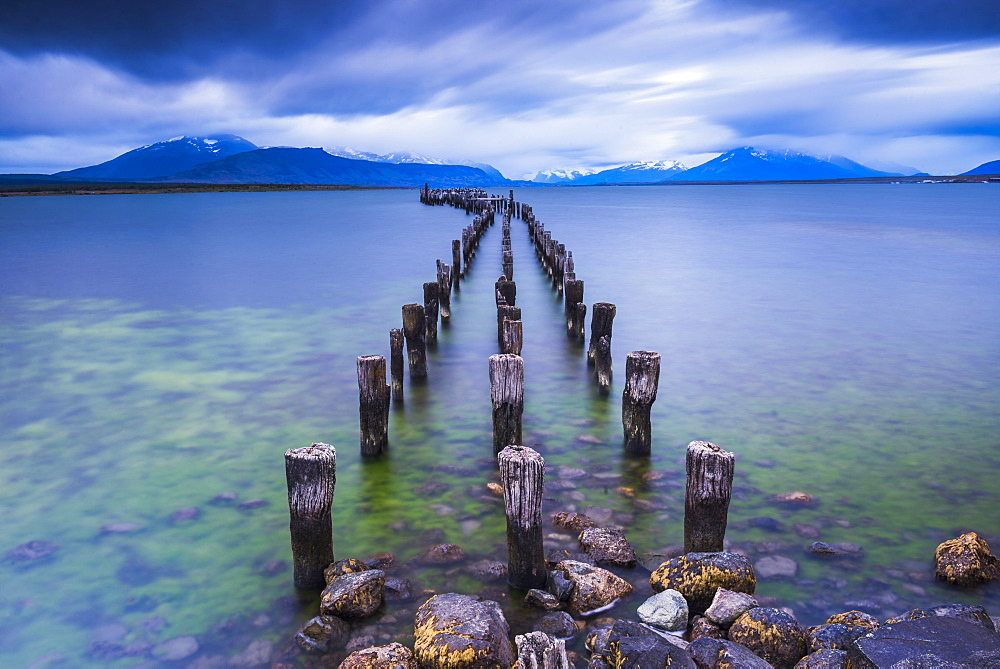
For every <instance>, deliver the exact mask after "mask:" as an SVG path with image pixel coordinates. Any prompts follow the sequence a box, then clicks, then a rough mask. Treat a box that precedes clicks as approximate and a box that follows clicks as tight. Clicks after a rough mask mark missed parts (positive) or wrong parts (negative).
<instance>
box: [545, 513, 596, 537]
mask: <svg viewBox="0 0 1000 669" xmlns="http://www.w3.org/2000/svg"><path fill="white" fill-rule="evenodd" d="M552 525H553V526H554V527H565V528H566V529H568V530H572V531H573V532H577V533H580V532H582V531H584V530H585V529H587V528H589V527H596V526H597V523H595V522H594V519H593V518H591V517H590V516H585V515H584V514H582V513H572V512H570V511H560V512H559V513H556V514H554V515H553V516H552Z"/></svg>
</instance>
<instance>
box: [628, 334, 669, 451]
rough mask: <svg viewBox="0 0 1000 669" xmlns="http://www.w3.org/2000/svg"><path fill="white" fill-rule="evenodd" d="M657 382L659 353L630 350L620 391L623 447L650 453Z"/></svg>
mask: <svg viewBox="0 0 1000 669" xmlns="http://www.w3.org/2000/svg"><path fill="white" fill-rule="evenodd" d="M659 382H660V354H659V353H654V352H653V351H632V352H631V353H629V354H628V358H627V359H626V360H625V390H624V391H623V392H622V428H623V430H624V432H625V450H626V451H628V452H629V453H632V454H634V455H649V453H650V444H651V443H652V426H651V423H650V419H649V413H650V409H651V408H652V406H653V402H655V401H656V389H657V386H658V385H659Z"/></svg>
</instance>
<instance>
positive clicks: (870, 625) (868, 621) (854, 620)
mask: <svg viewBox="0 0 1000 669" xmlns="http://www.w3.org/2000/svg"><path fill="white" fill-rule="evenodd" d="M823 624H824V625H847V626H848V627H863V628H864V629H866V630H868V631H869V632H871V631H874V630H877V629H878V628H879V626H881V624H882V623H880V622H879V621H878V618H876V617H875V616H873V615H872V614H870V613H865V612H864V611H857V610H853V611H845V612H844V613H834V614H833V615H832V616H830V617H829V618H827V619H826V622H825V623H823Z"/></svg>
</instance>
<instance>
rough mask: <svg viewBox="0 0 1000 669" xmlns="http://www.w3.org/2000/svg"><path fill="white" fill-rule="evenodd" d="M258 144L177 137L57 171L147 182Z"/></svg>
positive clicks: (234, 139)
mask: <svg viewBox="0 0 1000 669" xmlns="http://www.w3.org/2000/svg"><path fill="white" fill-rule="evenodd" d="M257 148H258V147H257V145H256V144H254V143H253V142H249V141H247V140H245V139H243V138H242V137H238V136H236V135H211V136H208V137H188V136H183V137H174V138H172V139H168V140H166V141H163V142H156V143H155V144H147V145H146V146H141V147H139V148H138V149H132V150H131V151H128V152H126V153H123V154H122V155H120V156H118V157H117V158H113V159H111V160H109V161H107V162H104V163H101V164H99V165H91V166H90V167H79V168H77V169H75V170H68V171H65V172H58V173H57V174H56V176H60V177H70V178H74V179H80V178H87V179H148V178H151V177H161V176H166V175H168V174H175V173H177V172H182V171H184V170H189V169H191V168H192V167H194V166H195V165H198V164H199V163H205V162H209V161H213V160H219V159H220V158H227V157H229V156H232V155H234V154H237V153H243V152H244V151H253V150H255V149H257Z"/></svg>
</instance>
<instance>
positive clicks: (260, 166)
mask: <svg viewBox="0 0 1000 669" xmlns="http://www.w3.org/2000/svg"><path fill="white" fill-rule="evenodd" d="M997 172H1000V161H993V162H990V163H984V164H983V165H980V166H979V167H977V168H975V169H973V170H970V171H969V172H966V173H965V175H981V174H994V173H997ZM894 176H903V175H901V174H899V173H893V172H882V171H879V170H875V169H872V168H870V167H867V166H865V165H862V164H860V163H857V162H854V161H852V160H849V159H847V158H844V157H843V156H825V157H819V156H812V155H808V154H804V153H799V152H796V151H791V150H787V149H786V150H780V151H775V150H767V149H757V148H754V147H750V146H744V147H741V148H738V149H732V150H730V151H727V152H725V153H723V154H722V155H720V156H718V157H716V158H714V159H712V160H709V161H708V162H706V163H704V164H702V165H698V166H697V167H693V168H690V169H687V168H685V167H684V166H683V165H681V164H680V163H678V162H676V161H671V160H668V161H660V162H637V163H631V164H628V165H622V166H619V167H612V168H609V169H605V170H601V171H585V172H581V171H565V170H546V171H543V172H539V173H537V174H536V175H535V176H534V177H533V179H532V181H511V180H508V179H507V178H505V177H504V176H503V174H501V173H500V172H499V171H498V170H497V169H496V168H494V167H492V166H491V165H487V164H485V163H476V162H470V161H464V162H459V163H450V162H446V161H442V160H437V159H434V158H429V157H427V156H421V155H415V154H411V153H390V154H384V155H382V154H376V153H371V152H367V151H359V150H356V149H350V148H347V147H335V148H332V149H326V150H324V149H319V148H296V147H259V146H257V145H256V144H254V143H252V142H249V141H247V140H246V139H243V138H242V137H238V136H236V135H214V136H206V137H187V136H185V137H174V138H173V139H169V140H166V141H163V142H157V143H155V144H149V145H147V146H143V147H139V148H137V149H133V150H131V151H128V152H126V153H123V154H122V155H120V156H118V157H116V158H113V159H111V160H108V161H107V162H104V163H100V164H98V165H91V166H89V167H81V168H77V169H73V170H67V171H64V172H58V173H56V174H53V175H0V181H3V182H6V183H11V182H12V181H17V180H18V179H17V178H20V180H21V181H25V182H29V181H30V182H35V183H37V182H41V181H48V182H71V183H72V182H81V181H104V182H115V181H118V182H134V183H206V184H211V183H220V184H240V183H246V184H261V183H274V184H316V185H321V184H322V185H325V184H342V185H365V186H396V187H419V186H423V185H424V184H425V183H427V184H430V185H431V186H432V187H456V186H479V187H484V188H485V187H491V186H509V185H521V186H527V185H551V184H561V185H599V184H628V183H633V184H635V183H646V184H649V183H683V182H720V181H725V182H733V181H797V180H810V179H849V178H859V177H894ZM963 176H964V175H963Z"/></svg>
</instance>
